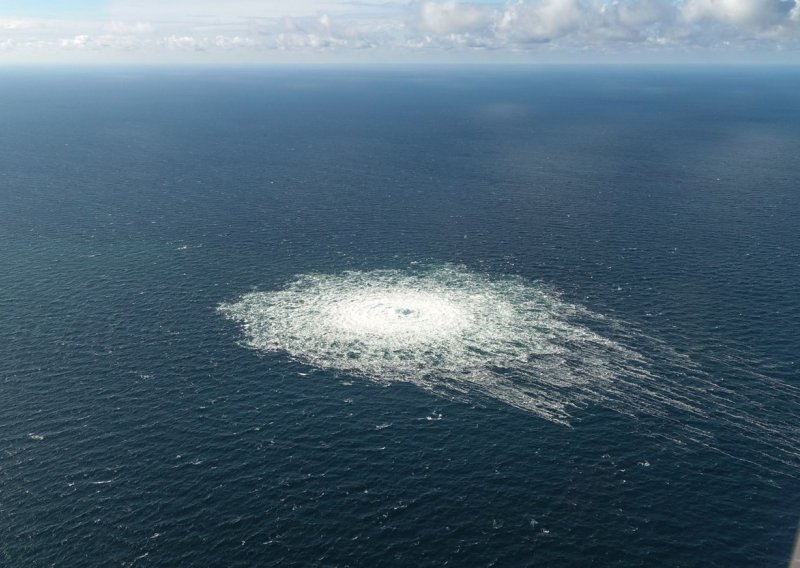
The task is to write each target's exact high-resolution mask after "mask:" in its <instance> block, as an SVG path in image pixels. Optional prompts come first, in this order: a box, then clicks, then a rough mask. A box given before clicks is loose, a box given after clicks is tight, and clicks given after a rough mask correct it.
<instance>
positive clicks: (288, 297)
mask: <svg viewBox="0 0 800 568" xmlns="http://www.w3.org/2000/svg"><path fill="white" fill-rule="evenodd" d="M219 310H220V311H221V312H222V313H223V314H225V315H226V316H228V317H229V318H231V319H233V320H235V321H238V322H240V323H241V325H242V327H243V329H244V332H245V335H246V341H245V344H246V345H247V346H249V347H251V348H254V349H257V350H260V351H265V352H278V353H286V354H288V355H289V356H291V357H293V358H295V359H296V360H298V361H301V362H303V363H306V364H310V365H314V366H316V367H318V368H320V369H327V370H335V371H339V372H340V373H343V374H350V375H357V376H360V377H363V378H365V379H369V380H372V381H376V382H378V383H384V384H389V383H392V382H397V381H401V382H408V383H412V384H414V385H415V386H417V387H420V388H422V389H424V390H427V391H431V392H433V393H436V394H439V395H443V396H445V397H452V398H455V399H457V400H458V399H460V400H474V399H477V400H480V399H481V398H483V397H490V398H492V399H496V400H498V401H502V402H504V403H506V404H508V405H510V406H513V407H516V408H519V409H522V410H526V411H529V412H532V413H534V414H536V415H538V416H539V417H541V418H544V419H546V420H550V421H552V422H555V423H558V424H562V425H569V423H570V411H571V410H574V409H578V408H585V407H586V406H588V405H604V406H607V407H609V408H611V409H613V410H615V411H618V412H621V413H624V414H629V415H631V416H634V417H635V416H637V415H652V416H658V417H662V418H667V417H669V416H670V415H674V414H675V413H681V414H683V415H685V416H684V419H685V418H686V417H689V418H692V419H693V420H694V424H695V425H694V426H689V425H688V424H686V425H679V424H678V420H675V419H674V418H673V419H671V421H672V422H674V423H675V424H676V427H675V429H674V431H673V435H674V436H676V437H677V438H679V439H683V440H691V441H694V442H700V443H702V444H705V445H707V446H708V447H709V448H712V449H715V450H718V448H717V446H716V442H715V441H714V435H713V433H712V431H713V429H714V426H713V424H710V423H709V420H711V418H712V416H715V415H716V417H717V418H716V419H723V420H725V422H726V423H727V428H729V429H732V430H736V431H739V432H740V434H742V435H744V436H746V437H748V438H750V440H751V443H752V444H754V445H763V446H765V449H764V457H766V458H768V459H767V461H765V463H764V466H765V467H768V466H769V467H771V466H773V462H776V463H777V464H778V465H784V466H787V465H788V466H789V467H790V468H791V469H790V471H792V472H794V470H795V469H796V472H797V474H798V475H800V426H799V425H797V424H796V423H795V422H794V421H787V420H785V419H782V418H781V416H780V414H778V415H777V416H769V417H767V416H764V412H763V409H762V410H761V412H753V413H748V411H747V410H743V409H742V407H741V403H742V402H743V401H742V400H741V397H739V396H737V395H736V393H735V392H733V391H731V390H729V389H726V388H724V387H722V386H720V385H719V384H716V383H715V382H714V381H713V378H712V377H709V376H708V375H706V374H704V373H703V372H702V370H701V369H699V368H697V366H696V365H695V364H693V363H692V361H691V359H690V358H688V357H682V356H680V355H679V354H678V353H677V352H675V351H674V350H672V349H670V348H669V346H667V345H665V344H663V343H660V342H657V341H656V340H655V339H653V338H651V337H648V336H647V335H646V334H644V333H641V332H639V331H637V330H635V329H632V328H630V327H629V326H626V325H624V324H623V323H622V322H618V321H614V320H613V319H611V318H607V317H604V316H603V315H601V314H597V313H593V312H592V311H590V310H588V309H586V308H585V307H583V306H580V305H576V304H572V303H569V302H566V301H564V300H562V299H561V298H560V296H559V294H558V293H557V292H556V291H555V290H553V289H552V288H548V287H547V286H545V285H544V284H542V283H540V282H526V281H525V280H523V279H522V278H519V277H504V278H503V277H495V278H489V277H487V276H485V275H482V274H479V273H474V272H469V271H468V270H466V269H465V268H463V267H458V266H452V265H444V266H428V267H425V266H423V267H419V266H417V267H413V268H412V269H407V270H375V271H369V272H361V271H350V272H344V273H341V274H335V275H326V274H310V275H304V276H300V277H298V278H297V279H295V280H294V281H292V282H290V283H288V284H287V285H286V286H284V287H283V288H281V289H279V290H275V291H269V292H250V293H248V294H245V295H244V296H243V297H242V298H241V299H240V301H238V302H235V303H228V304H222V305H221V306H220V307H219ZM597 328H602V329H603V330H605V335H603V334H602V332H598V331H594V330H595V329H597ZM634 345H635V346H638V349H640V350H641V351H642V352H637V350H636V347H633V346H634ZM645 353H646V355H645ZM670 372H671V373H672V374H670ZM754 378H755V379H756V380H758V381H759V382H761V383H766V384H769V385H770V386H771V388H773V389H775V390H776V391H777V392H781V393H782V395H783V396H785V397H789V398H790V399H792V400H795V401H800V389H796V388H793V387H791V386H788V385H784V384H782V383H779V382H775V381H770V380H769V378H768V377H765V376H763V375H755V377H754ZM737 399H738V400H737ZM737 408H738V409H739V410H737ZM734 457H735V456H734ZM779 471H780V470H779ZM792 474H793V475H794V473H792Z"/></svg>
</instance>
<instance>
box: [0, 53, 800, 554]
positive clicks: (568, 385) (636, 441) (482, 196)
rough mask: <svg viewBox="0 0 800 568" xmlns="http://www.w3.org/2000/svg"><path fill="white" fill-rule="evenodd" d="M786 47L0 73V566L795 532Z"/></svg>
mask: <svg viewBox="0 0 800 568" xmlns="http://www.w3.org/2000/svg"><path fill="white" fill-rule="evenodd" d="M798 92H800V70H798V68H797V67H794V68H791V67H787V68H779V67H762V68H755V67H754V68H746V67H650V68H636V67H617V68H615V67H595V68H588V67H587V68H583V67H561V68H528V67H517V68H494V67H492V68H488V67H487V68H482V67H465V68H458V67H442V68H438V67H429V68H413V67H397V68H387V69H381V68H377V67H375V68H360V69H359V68H341V69H331V68H278V67H276V68H238V69H209V68H191V67H185V68H169V69H144V68H143V69H124V68H123V69H111V68H108V69H103V68H98V69H94V70H89V69H77V70H76V69H55V68H54V69H44V68H43V69H14V68H5V69H2V70H0V566H3V567H9V568H17V567H20V568H28V567H50V566H58V567H78V566H80V567H86V568H90V567H107V566H136V567H137V568H145V567H147V566H153V567H155V566H158V567H168V566H169V567H172V566H230V567H245V566H292V565H295V566H442V565H450V566H558V567H588V566H601V567H604V566H620V567H634V566H637V567H638V566H641V567H645V566H646V567H651V566H670V567H704V568H707V567H725V568H733V567H747V568H750V567H776V566H779V567H780V566H786V565H787V564H788V561H789V556H790V553H791V549H792V545H793V542H794V538H795V534H796V531H797V527H798V520H800V375H799V374H798V369H799V368H800V365H798V357H800V292H798V289H800V113H798V112H797V103H798Z"/></svg>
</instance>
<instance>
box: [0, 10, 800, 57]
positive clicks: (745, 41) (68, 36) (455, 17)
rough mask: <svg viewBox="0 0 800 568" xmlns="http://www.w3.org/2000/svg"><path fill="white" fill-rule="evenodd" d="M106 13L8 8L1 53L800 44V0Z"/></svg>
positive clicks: (275, 53) (463, 52) (403, 51)
mask: <svg viewBox="0 0 800 568" xmlns="http://www.w3.org/2000/svg"><path fill="white" fill-rule="evenodd" d="M102 16H103V17H102V18H99V17H98V18H97V19H94V20H92V19H90V18H88V17H86V16H84V19H82V20H78V19H68V18H65V17H62V19H52V18H51V19H41V18H38V19H37V18H24V17H14V18H7V17H3V16H2V12H0V46H1V47H2V50H3V53H5V54H6V55H4V56H3V57H4V58H5V59H0V60H7V59H8V58H9V57H12V55H9V54H10V53H12V52H13V53H16V54H20V53H24V52H25V51H26V50H28V51H29V52H31V53H35V55H36V57H39V58H41V59H46V58H47V57H48V54H49V55H50V56H54V54H55V56H58V54H59V52H61V51H67V52H69V53H73V54H76V56H77V55H80V56H81V57H84V58H87V57H95V58H96V59H97V60H105V61H114V60H115V58H117V57H123V58H125V60H131V59H135V58H136V57H138V58H139V59H140V60H142V61H145V60H152V59H153V58H159V57H161V58H162V60H163V61H165V62H169V61H172V60H175V61H189V60H192V61H203V60H206V59H213V58H215V57H218V58H219V57H221V58H223V59H224V60H226V61H239V62H269V61H277V60H282V58H283V57H284V55H285V54H287V53H298V54H325V56H324V57H327V58H330V57H333V58H336V57H345V58H347V57H355V58H360V59H361V60H366V61H368V60H370V58H371V57H383V58H389V59H391V58H395V59H400V60H402V59H404V58H411V59H412V60H425V58H437V57H440V56H442V54H446V55H447V57H450V58H451V60H452V59H453V58H455V59H456V60H457V59H458V58H461V59H464V60H469V59H470V58H471V57H473V56H474V57H478V56H480V54H484V56H486V57H499V58H503V57H514V58H516V60H524V59H525V58H526V57H540V58H541V57H546V56H549V55H552V54H558V53H564V54H573V55H574V54H582V55H581V56H583V55H585V54H587V53H594V54H607V53H620V54H623V55H624V54H626V53H627V54H631V53H644V52H646V53H650V54H655V57H658V54H660V53H661V54H667V57H668V55H669V54H670V53H688V52H693V53H696V52H697V50H713V51H714V52H715V53H719V52H728V53H731V54H732V57H736V54H741V53H744V52H747V51H748V50H753V49H761V50H762V51H766V50H771V51H772V52H777V50H782V53H785V54H788V55H787V56H786V57H790V56H791V54H797V52H798V51H800V0H506V1H505V2H498V3H495V4H490V3H486V2H480V1H479V0H472V1H466V0H463V1H459V0H412V1H409V0H293V1H292V2H291V3H290V2H277V1H276V2H269V1H263V0H229V1H228V2H225V3H221V2H218V1H217V0H213V1H212V0H135V1H134V0H116V1H115V2H112V3H111V5H110V6H109V7H108V9H107V11H105V12H103V14H102ZM637 50H638V51H637ZM365 51H367V52H372V53H373V54H374V55H368V54H364V52H365ZM489 53H491V54H492V55H491V56H489V55H486V54H489ZM137 54H138V55H137ZM159 54H160V55H159ZM215 54H216V55H215ZM526 54H529V55H528V56H526ZM104 58H105V59H104ZM171 58H172V59H171ZM798 59H800V57H798Z"/></svg>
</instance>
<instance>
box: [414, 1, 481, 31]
mask: <svg viewBox="0 0 800 568" xmlns="http://www.w3.org/2000/svg"><path fill="white" fill-rule="evenodd" d="M492 15H493V11H492V10H491V9H490V8H488V7H486V6H478V5H474V4H459V3H457V2H455V0H449V1H447V2H423V3H422V5H421V6H420V10H419V25H420V26H421V27H422V28H423V29H424V30H427V31H431V32H433V33H437V34H452V33H459V32H470V31H476V30H480V29H484V28H486V27H487V26H488V25H489V24H490V23H491V21H492Z"/></svg>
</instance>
